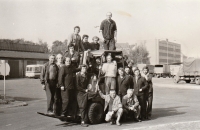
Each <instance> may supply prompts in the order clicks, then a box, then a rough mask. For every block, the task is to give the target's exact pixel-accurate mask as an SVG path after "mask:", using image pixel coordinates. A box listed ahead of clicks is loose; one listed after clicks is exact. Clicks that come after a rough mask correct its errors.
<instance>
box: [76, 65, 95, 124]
mask: <svg viewBox="0 0 200 130" xmlns="http://www.w3.org/2000/svg"><path fill="white" fill-rule="evenodd" d="M89 80H90V75H89V74H87V66H86V65H82V66H81V72H79V73H78V74H77V75H76V86H77V101H78V106H79V109H80V113H81V126H83V127H88V124H86V120H87V111H88V110H87V105H88V103H87V102H88V100H89V99H92V98H94V97H96V95H97V94H96V93H95V92H90V91H89V89H88V88H87V87H88V83H89Z"/></svg>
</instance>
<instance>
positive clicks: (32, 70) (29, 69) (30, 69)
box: [25, 64, 43, 78]
mask: <svg viewBox="0 0 200 130" xmlns="http://www.w3.org/2000/svg"><path fill="white" fill-rule="evenodd" d="M42 66H43V65H39V64H37V65H27V66H26V74H25V76H26V77H28V78H40V73H41V71H42Z"/></svg>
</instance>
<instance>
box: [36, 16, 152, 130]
mask: <svg viewBox="0 0 200 130" xmlns="http://www.w3.org/2000/svg"><path fill="white" fill-rule="evenodd" d="M111 17H112V13H110V12H109V13H107V19H105V20H103V21H102V23H101V26H100V32H101V33H102V36H103V38H104V41H103V47H104V49H105V50H115V49H116V47H115V43H116V42H117V26H116V23H115V21H113V20H112V19H111ZM79 32H80V27H78V26H76V27H74V33H73V34H71V35H70V37H69V43H68V48H67V51H66V52H65V53H64V54H63V55H62V54H58V55H53V54H52V55H50V56H49V62H47V63H46V64H44V66H43V68H42V71H41V76H40V80H41V84H42V87H43V89H44V90H45V91H46V96H47V114H48V115H52V116H53V115H57V116H64V117H65V116H75V115H76V113H77V111H78V110H77V108H79V111H80V114H81V126H84V127H87V126H88V124H87V122H86V121H87V111H88V110H87V109H88V107H87V105H88V104H87V103H88V100H90V99H92V98H95V97H96V96H97V95H100V97H101V98H102V99H104V100H105V105H104V111H108V112H107V114H106V118H105V120H106V121H108V122H110V123H111V124H114V123H116V124H117V125H121V124H120V119H121V117H123V118H124V119H125V120H126V118H133V119H135V121H138V122H140V121H141V120H145V119H150V118H151V112H152V100H153V85H152V76H151V75H150V74H149V72H148V68H147V67H145V68H143V71H142V72H140V70H139V69H138V68H134V67H133V62H132V61H129V62H128V63H127V62H126V61H125V64H124V65H125V69H124V68H123V67H119V66H118V65H117V62H116V61H115V59H114V58H113V56H112V55H111V54H108V55H106V56H105V57H106V58H105V59H106V62H105V63H103V65H102V66H101V61H100V58H97V59H95V63H94V64H91V65H90V63H89V65H84V64H82V59H83V57H81V55H80V53H81V52H84V51H86V50H99V48H100V45H99V43H98V41H99V38H98V37H96V36H95V37H93V43H89V42H88V38H89V36H88V35H83V37H82V40H81V36H80V35H79ZM123 58H124V59H125V60H126V59H127V58H128V57H127V56H125V57H123ZM99 74H100V75H104V77H105V79H104V81H103V83H104V86H105V87H104V88H100V85H99V84H97V85H96V88H95V91H91V90H90V89H91V88H89V87H88V84H89V82H90V80H91V77H92V79H93V80H97V76H99ZM122 115H124V116H122ZM115 119H116V120H115Z"/></svg>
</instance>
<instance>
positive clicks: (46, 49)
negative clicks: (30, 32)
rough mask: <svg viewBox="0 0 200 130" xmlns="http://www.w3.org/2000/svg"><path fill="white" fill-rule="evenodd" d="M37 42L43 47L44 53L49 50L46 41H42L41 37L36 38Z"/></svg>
mask: <svg viewBox="0 0 200 130" xmlns="http://www.w3.org/2000/svg"><path fill="white" fill-rule="evenodd" d="M37 44H38V45H41V46H42V47H43V50H44V52H45V53H48V52H49V49H48V44H47V42H43V41H42V39H38V43H37Z"/></svg>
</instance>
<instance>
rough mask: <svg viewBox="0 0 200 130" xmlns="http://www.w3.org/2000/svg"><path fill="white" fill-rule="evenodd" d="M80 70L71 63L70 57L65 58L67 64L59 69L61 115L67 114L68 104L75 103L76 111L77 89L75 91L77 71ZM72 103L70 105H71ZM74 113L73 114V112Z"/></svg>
mask: <svg viewBox="0 0 200 130" xmlns="http://www.w3.org/2000/svg"><path fill="white" fill-rule="evenodd" d="M78 71H80V69H77V68H75V67H74V66H72V65H71V59H70V58H69V57H66V58H65V66H62V67H61V68H60V70H59V76H58V85H59V87H60V89H61V98H62V114H61V116H66V115H67V114H71V113H67V112H69V111H68V106H70V105H73V106H74V111H73V113H75V109H76V106H77V105H76V91H75V82H74V80H75V78H74V74H75V72H78ZM69 104H70V105H69ZM71 115H73V114H71Z"/></svg>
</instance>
